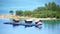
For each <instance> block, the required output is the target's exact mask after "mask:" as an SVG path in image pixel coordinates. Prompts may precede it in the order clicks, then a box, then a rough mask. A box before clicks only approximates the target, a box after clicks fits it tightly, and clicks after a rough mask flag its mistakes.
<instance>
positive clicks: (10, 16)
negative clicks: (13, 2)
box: [0, 14, 56, 20]
mask: <svg viewBox="0 0 60 34" xmlns="http://www.w3.org/2000/svg"><path fill="white" fill-rule="evenodd" d="M0 18H12V19H18V20H20V19H25V20H30V19H31V20H56V18H33V17H24V16H15V15H9V14H8V15H6V14H3V15H0Z"/></svg>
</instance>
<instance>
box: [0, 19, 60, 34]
mask: <svg viewBox="0 0 60 34" xmlns="http://www.w3.org/2000/svg"><path fill="white" fill-rule="evenodd" d="M4 22H11V19H1V18H0V34H60V20H43V21H42V24H43V25H42V28H41V29H38V28H36V27H27V28H25V27H24V26H16V27H13V26H12V25H8V24H3V23H4ZM21 22H22V23H23V22H24V20H21Z"/></svg>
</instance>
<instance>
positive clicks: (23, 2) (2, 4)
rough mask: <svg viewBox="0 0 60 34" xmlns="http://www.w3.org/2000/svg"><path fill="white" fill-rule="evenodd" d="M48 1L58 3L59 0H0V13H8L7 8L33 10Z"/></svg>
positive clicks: (59, 2)
mask: <svg viewBox="0 0 60 34" xmlns="http://www.w3.org/2000/svg"><path fill="white" fill-rule="evenodd" d="M48 2H55V3H56V4H59V5H60V0H0V13H8V12H9V10H33V9H35V8H37V7H41V6H44V4H45V3H48Z"/></svg>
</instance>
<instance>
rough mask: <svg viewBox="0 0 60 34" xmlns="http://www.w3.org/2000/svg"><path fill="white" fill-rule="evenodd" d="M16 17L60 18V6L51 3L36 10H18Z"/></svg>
mask: <svg viewBox="0 0 60 34" xmlns="http://www.w3.org/2000/svg"><path fill="white" fill-rule="evenodd" d="M10 13H11V12H10ZM16 15H19V16H29V17H36V18H47V17H50V18H60V6H59V5H57V4H56V3H55V2H49V3H47V4H45V6H44V7H38V8H36V9H34V10H25V11H23V10H17V11H16Z"/></svg>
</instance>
